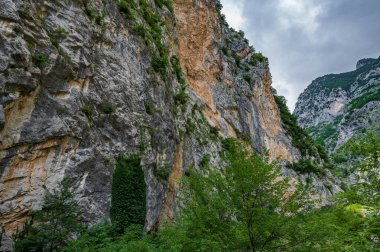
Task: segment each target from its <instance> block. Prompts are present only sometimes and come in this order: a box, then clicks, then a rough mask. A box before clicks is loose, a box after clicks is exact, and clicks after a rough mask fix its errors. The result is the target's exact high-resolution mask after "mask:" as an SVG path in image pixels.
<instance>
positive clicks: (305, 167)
mask: <svg viewBox="0 0 380 252" xmlns="http://www.w3.org/2000/svg"><path fill="white" fill-rule="evenodd" d="M286 167H287V168H289V169H292V170H294V171H298V172H300V173H315V174H319V175H323V176H324V175H326V172H325V171H324V170H323V168H322V167H319V166H318V165H316V164H315V163H313V162H312V161H311V160H308V159H301V160H300V161H298V162H295V163H288V164H287V165H286Z"/></svg>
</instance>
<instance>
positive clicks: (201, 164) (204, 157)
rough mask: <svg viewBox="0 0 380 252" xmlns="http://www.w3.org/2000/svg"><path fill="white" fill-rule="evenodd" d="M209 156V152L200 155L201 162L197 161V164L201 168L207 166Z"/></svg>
mask: <svg viewBox="0 0 380 252" xmlns="http://www.w3.org/2000/svg"><path fill="white" fill-rule="evenodd" d="M210 160H211V156H210V154H206V155H204V156H203V157H202V159H201V162H200V163H199V166H200V167H201V168H207V167H209V165H210Z"/></svg>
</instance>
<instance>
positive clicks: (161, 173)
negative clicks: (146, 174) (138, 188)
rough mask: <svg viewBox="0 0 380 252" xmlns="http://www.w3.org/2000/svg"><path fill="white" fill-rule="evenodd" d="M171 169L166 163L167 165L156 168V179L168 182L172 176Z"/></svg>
mask: <svg viewBox="0 0 380 252" xmlns="http://www.w3.org/2000/svg"><path fill="white" fill-rule="evenodd" d="M169 168H170V167H169V164H168V163H165V165H163V166H160V167H156V169H155V170H154V176H155V177H156V178H159V179H161V180H164V181H167V180H168V179H169V176H170V169H169Z"/></svg>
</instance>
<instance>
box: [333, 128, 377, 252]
mask: <svg viewBox="0 0 380 252" xmlns="http://www.w3.org/2000/svg"><path fill="white" fill-rule="evenodd" d="M339 152H340V154H343V155H344V156H346V160H349V164H347V165H351V166H353V168H354V171H355V174H356V175H357V182H356V183H355V184H353V185H352V186H351V187H350V188H349V189H348V190H346V191H345V192H343V193H341V194H338V195H337V196H335V201H336V204H337V205H338V206H341V207H343V208H344V209H346V210H348V211H351V212H353V213H355V214H356V215H357V216H358V217H360V228H357V229H356V230H355V232H353V233H352V240H351V243H352V246H353V247H354V248H355V249H357V246H361V248H363V247H364V248H365V249H366V250H367V251H379V250H380V217H379V216H380V175H379V174H380V173H379V171H380V166H379V158H380V132H379V131H371V130H370V131H367V132H364V133H360V134H358V135H357V136H356V137H355V138H352V139H351V140H349V141H348V142H347V143H346V144H344V145H343V146H342V147H341V149H340V151H339ZM363 244H364V245H363ZM357 251H359V250H357Z"/></svg>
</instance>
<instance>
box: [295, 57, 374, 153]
mask: <svg viewBox="0 0 380 252" xmlns="http://www.w3.org/2000/svg"><path fill="white" fill-rule="evenodd" d="M294 114H295V115H296V116H297V120H298V123H299V124H300V125H301V126H302V127H304V128H306V129H307V130H308V131H309V132H310V133H311V134H312V135H313V136H314V137H315V139H316V140H317V141H318V142H319V143H321V144H323V145H325V146H326V147H327V149H328V150H329V151H330V152H332V151H334V150H335V149H336V148H338V147H339V146H340V145H342V144H343V143H345V142H347V141H348V140H349V139H350V138H352V137H353V136H354V135H355V132H357V131H358V130H363V129H369V128H371V127H374V129H379V127H380V58H378V59H362V60H359V61H358V63H357V65H356V70H355V71H352V72H348V73H342V74H330V75H326V76H323V77H320V78H317V79H316V80H314V81H313V82H312V83H311V84H310V85H309V86H308V87H307V88H306V89H305V91H304V92H303V93H302V94H301V95H300V96H299V98H298V101H297V104H296V108H295V110H294Z"/></svg>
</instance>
